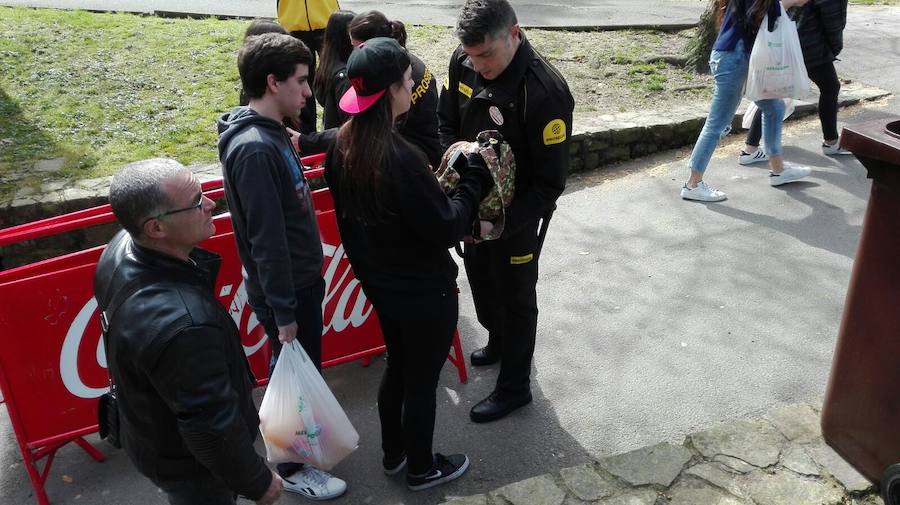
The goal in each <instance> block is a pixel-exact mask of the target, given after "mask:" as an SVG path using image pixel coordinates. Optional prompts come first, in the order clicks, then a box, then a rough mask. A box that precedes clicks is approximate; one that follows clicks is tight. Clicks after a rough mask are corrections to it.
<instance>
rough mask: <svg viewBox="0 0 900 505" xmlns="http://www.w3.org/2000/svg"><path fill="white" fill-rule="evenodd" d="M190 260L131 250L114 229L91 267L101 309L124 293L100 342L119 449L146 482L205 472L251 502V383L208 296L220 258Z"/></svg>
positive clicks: (263, 483)
mask: <svg viewBox="0 0 900 505" xmlns="http://www.w3.org/2000/svg"><path fill="white" fill-rule="evenodd" d="M191 258H192V260H193V262H186V261H182V260H179V259H177V258H174V257H171V256H167V255H165V254H161V253H159V252H156V251H153V250H151V249H147V248H145V247H141V246H140V245H138V244H137V243H135V242H133V241H132V239H131V237H130V236H129V235H128V234H127V233H126V232H124V231H123V232H120V233H119V234H118V235H116V236H115V237H114V238H113V239H112V241H110V243H109V245H108V246H107V247H106V250H104V251H103V255H102V256H101V257H100V261H99V263H98V264H97V272H96V274H95V276H94V294H95V296H96V298H97V302H98V304H99V306H100V310H101V311H105V310H107V309H108V308H109V305H110V303H111V302H113V300H114V299H119V298H121V297H123V296H127V293H130V292H134V293H133V294H132V295H131V296H130V297H127V298H125V301H124V302H122V303H121V305H119V308H118V310H116V311H115V312H114V313H113V314H112V319H111V320H110V321H109V324H110V326H109V333H108V335H107V349H108V353H109V354H108V356H107V358H108V363H109V369H110V372H111V374H112V376H113V380H114V381H115V383H116V387H117V388H118V401H119V409H120V410H119V411H120V422H121V425H120V436H121V441H122V446H123V447H124V449H125V452H126V453H127V454H128V456H129V457H130V458H131V460H132V461H133V462H134V465H135V466H136V467H137V469H138V470H139V471H140V472H141V473H142V474H144V475H145V476H147V477H149V478H150V479H151V480H153V481H154V482H157V483H159V482H167V481H175V480H191V479H192V478H195V477H200V476H205V475H207V474H208V473H211V474H212V475H213V476H215V477H217V478H218V479H220V480H221V481H222V483H223V485H224V486H226V487H228V488H229V489H231V490H232V491H234V492H236V493H239V494H241V495H244V496H246V497H248V498H250V499H251V500H256V499H259V498H261V497H262V496H263V495H264V494H265V492H266V490H268V488H269V484H270V483H271V481H272V474H271V472H270V471H269V470H268V468H267V467H266V465H265V463H264V462H263V460H262V458H261V457H260V456H258V455H257V454H256V451H255V450H254V449H253V441H254V439H255V438H256V433H257V432H258V427H259V417H258V416H257V413H256V407H255V406H254V404H253V399H252V397H251V396H250V393H251V391H252V388H253V385H254V383H255V380H254V378H253V375H252V372H251V371H250V366H249V364H248V363H247V357H246V356H245V355H244V349H243V347H242V346H241V340H240V334H239V333H238V330H237V327H236V326H235V324H234V321H233V320H232V319H231V316H230V315H229V314H228V313H227V312H226V311H225V309H224V308H223V307H222V305H221V304H219V302H218V301H217V300H216V298H215V296H214V294H213V280H212V278H214V274H213V275H212V276H210V274H209V272H210V271H217V270H218V262H219V261H220V258H219V257H218V256H216V255H215V254H212V253H210V252H208V251H203V250H202V249H195V250H194V252H193V253H192V254H191ZM201 266H204V268H201ZM138 286H139V287H140V289H138V290H137V291H134V289H135V288H136V287H138ZM117 293H122V294H117Z"/></svg>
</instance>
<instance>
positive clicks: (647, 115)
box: [569, 83, 891, 172]
mask: <svg viewBox="0 0 900 505" xmlns="http://www.w3.org/2000/svg"><path fill="white" fill-rule="evenodd" d="M890 95H891V93H890V92H888V91H885V90H883V89H879V88H874V87H868V86H865V85H862V84H858V83H850V84H845V85H843V87H842V88H841V94H840V98H839V100H838V105H839V107H847V106H850V105H856V104H858V103H860V102H865V101H872V100H877V99H879V98H884V97H887V96H890ZM813 99H814V100H818V98H813ZM747 104H748V102H747V101H746V100H744V101H743V104H742V106H741V107H740V108H739V109H738V110H739V111H743V110H746V105H747ZM817 110H818V104H817V102H812V101H806V100H797V101H795V110H794V113H793V114H792V115H791V117H790V118H788V119H789V120H793V119H797V118H800V117H803V116H808V115H810V114H815V113H816V111H817ZM708 112H709V109H708V107H704V108H697V107H678V106H676V107H673V108H672V109H669V110H666V111H637V112H623V113H618V114H604V115H599V116H595V117H593V118H589V119H583V120H581V121H579V122H578V123H576V124H575V125H574V132H573V135H572V142H571V144H570V146H569V150H570V151H569V152H570V153H571V155H572V160H571V163H570V171H571V172H579V171H582V170H593V169H595V168H598V167H600V166H602V165H607V164H610V163H615V162H619V161H625V160H628V159H633V158H639V157H641V156H646V155H648V154H652V153H655V152H657V151H662V150H666V149H677V148H679V147H684V146H686V145H690V144H693V143H694V141H696V140H697V135H699V133H700V130H701V129H702V128H703V124H704V122H705V121H706V115H707V113H708ZM743 117H744V115H743V113H742V112H740V113H738V114H735V116H734V120H733V121H732V131H740V130H742V128H741V121H742V120H743Z"/></svg>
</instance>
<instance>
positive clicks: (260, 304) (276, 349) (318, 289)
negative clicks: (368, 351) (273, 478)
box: [250, 278, 325, 477]
mask: <svg viewBox="0 0 900 505" xmlns="http://www.w3.org/2000/svg"><path fill="white" fill-rule="evenodd" d="M294 297H295V298H296V299H297V307H296V308H295V309H294V318H295V319H296V321H297V342H299V343H300V345H301V346H302V347H303V350H304V351H306V354H308V355H309V359H311V360H312V362H313V363H315V364H316V368H317V369H318V370H319V371H320V372H321V371H322V300H323V299H324V298H325V280H324V279H321V278H320V279H319V280H318V281H316V282H315V283H313V284H312V285H311V286H307V287H304V288H300V289H297V290H296V291H295V292H294ZM250 307H252V308H253V313H254V314H256V319H257V320H258V321H259V324H261V325H262V326H263V328H265V330H266V336H267V337H269V345H270V346H271V349H272V360H271V361H270V362H269V375H271V373H272V370H274V369H275V363H276V362H277V361H278V355H279V354H281V342H279V341H278V325H277V324H276V323H275V316H274V314H273V313H272V309H270V308H269V307H268V305H266V303H265V300H261V299H258V298H255V297H252V296H251V297H250ZM302 467H303V465H302V464H301V463H279V464H278V467H277V468H278V474H279V475H281V476H282V477H289V476H291V475H293V474H294V473H296V472H297V471H298V470H300V469H301V468H302Z"/></svg>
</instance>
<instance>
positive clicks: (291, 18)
mask: <svg viewBox="0 0 900 505" xmlns="http://www.w3.org/2000/svg"><path fill="white" fill-rule="evenodd" d="M277 6H278V7H277V8H278V23H279V24H280V25H281V26H282V27H284V29H285V30H287V31H289V32H311V31H313V30H321V29H323V28H325V26H326V25H327V24H328V17H329V16H331V13H332V12H334V11H336V10H338V9H339V8H340V6H339V5H338V3H337V0H278V3H277Z"/></svg>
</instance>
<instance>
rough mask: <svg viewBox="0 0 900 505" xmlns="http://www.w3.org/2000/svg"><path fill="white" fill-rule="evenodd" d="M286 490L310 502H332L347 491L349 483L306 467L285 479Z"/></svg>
mask: <svg viewBox="0 0 900 505" xmlns="http://www.w3.org/2000/svg"><path fill="white" fill-rule="evenodd" d="M284 490H285V491H290V492H291V493H297V494H299V495H301V496H303V497H304V498H308V499H310V500H330V499H331V498H337V497H338V496H340V495H342V494H344V492H345V491H347V483H346V482H344V481H343V480H341V479H338V478H337V477H335V476H333V475H331V474H330V473H328V472H323V471H322V470H319V469H318V468H313V467H311V466H309V465H304V467H303V469H302V470H300V471H299V472H297V473H295V474H294V475H291V476H290V477H285V478H284Z"/></svg>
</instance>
